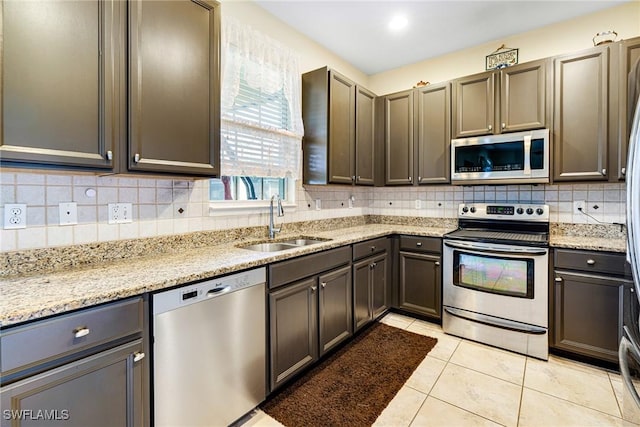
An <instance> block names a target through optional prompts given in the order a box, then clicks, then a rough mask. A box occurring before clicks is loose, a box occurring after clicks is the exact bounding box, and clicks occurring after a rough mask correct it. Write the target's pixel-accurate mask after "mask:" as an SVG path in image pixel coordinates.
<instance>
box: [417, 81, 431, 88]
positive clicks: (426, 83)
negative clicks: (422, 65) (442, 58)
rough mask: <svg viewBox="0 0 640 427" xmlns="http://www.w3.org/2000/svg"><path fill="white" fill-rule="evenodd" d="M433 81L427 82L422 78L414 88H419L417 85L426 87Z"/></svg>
mask: <svg viewBox="0 0 640 427" xmlns="http://www.w3.org/2000/svg"><path fill="white" fill-rule="evenodd" d="M430 84H431V83H430V82H425V81H424V80H420V81H419V82H418V83H416V84H415V85H414V86H413V88H414V89H415V88H417V87H425V86H429V85H430Z"/></svg>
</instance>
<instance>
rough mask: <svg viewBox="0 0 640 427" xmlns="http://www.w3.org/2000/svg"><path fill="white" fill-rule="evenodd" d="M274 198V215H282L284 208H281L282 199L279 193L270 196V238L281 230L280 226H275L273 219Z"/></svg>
mask: <svg viewBox="0 0 640 427" xmlns="http://www.w3.org/2000/svg"><path fill="white" fill-rule="evenodd" d="M274 200H275V201H276V209H277V213H276V215H277V216H279V217H283V216H284V209H283V208H282V199H281V198H280V195H279V194H274V195H273V196H271V201H270V202H269V238H270V239H273V238H274V237H275V236H276V233H279V232H280V230H281V227H277V228H276V226H275V224H274V221H273V208H274V206H273V202H274Z"/></svg>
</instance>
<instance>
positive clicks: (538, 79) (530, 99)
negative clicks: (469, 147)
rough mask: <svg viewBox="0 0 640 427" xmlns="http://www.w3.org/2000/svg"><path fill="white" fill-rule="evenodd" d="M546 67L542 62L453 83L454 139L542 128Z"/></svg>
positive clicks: (545, 92) (545, 96)
mask: <svg viewBox="0 0 640 427" xmlns="http://www.w3.org/2000/svg"><path fill="white" fill-rule="evenodd" d="M548 66H549V65H548V61H547V60H544V59H543V60H539V61H533V62H527V63H524V64H519V65H514V66H512V67H508V68H504V69H502V70H499V71H488V72H484V73H480V74H474V75H471V76H467V77H463V78H460V79H457V80H455V81H454V84H453V104H454V105H453V123H454V129H453V132H454V135H455V137H456V138H464V137H469V136H479V135H491V134H499V133H502V132H515V131H523V130H529V129H540V128H544V127H546V126H547V122H548V120H547V98H548V97H547V92H548V90H549V88H548V84H547V78H546V75H547V68H548Z"/></svg>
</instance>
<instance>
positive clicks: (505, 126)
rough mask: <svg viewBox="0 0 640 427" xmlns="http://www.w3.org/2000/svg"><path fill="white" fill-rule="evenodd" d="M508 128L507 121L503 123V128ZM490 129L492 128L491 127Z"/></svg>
mask: <svg viewBox="0 0 640 427" xmlns="http://www.w3.org/2000/svg"><path fill="white" fill-rule="evenodd" d="M506 128H507V124H506V123H503V124H502V129H506ZM489 130H491V129H489Z"/></svg>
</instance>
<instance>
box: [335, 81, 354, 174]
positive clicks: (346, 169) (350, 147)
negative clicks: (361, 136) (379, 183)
mask: <svg viewBox="0 0 640 427" xmlns="http://www.w3.org/2000/svg"><path fill="white" fill-rule="evenodd" d="M355 97H356V85H355V83H354V82H352V81H351V80H349V79H347V78H346V77H344V76H343V75H341V74H339V73H337V72H335V71H333V70H332V71H329V182H332V183H335V184H351V183H352V182H353V177H354V176H355V173H354V168H353V159H354V156H355V141H356V139H355V138H356V136H355V120H356V118H355V111H356V108H355V106H356V100H355Z"/></svg>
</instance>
